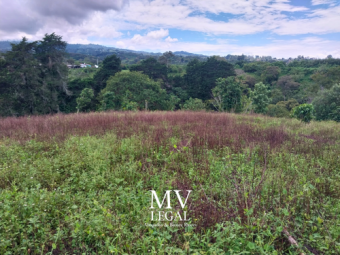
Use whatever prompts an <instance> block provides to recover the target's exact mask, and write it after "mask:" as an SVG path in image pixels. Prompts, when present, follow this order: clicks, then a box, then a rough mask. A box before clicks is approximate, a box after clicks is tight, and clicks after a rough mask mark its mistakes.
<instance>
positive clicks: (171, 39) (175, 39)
mask: <svg viewBox="0 0 340 255" xmlns="http://www.w3.org/2000/svg"><path fill="white" fill-rule="evenodd" d="M165 41H166V42H170V43H171V42H177V41H178V39H177V38H171V37H170V36H168V37H167V38H166V39H165Z"/></svg>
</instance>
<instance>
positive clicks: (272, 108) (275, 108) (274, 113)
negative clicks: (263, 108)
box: [267, 104, 289, 118]
mask: <svg viewBox="0 0 340 255" xmlns="http://www.w3.org/2000/svg"><path fill="white" fill-rule="evenodd" d="M267 114H268V115H269V116H271V117H278V118H288V117H289V111H288V110H287V109H286V107H284V106H282V105H279V104H276V105H274V104H270V105H268V111H267Z"/></svg>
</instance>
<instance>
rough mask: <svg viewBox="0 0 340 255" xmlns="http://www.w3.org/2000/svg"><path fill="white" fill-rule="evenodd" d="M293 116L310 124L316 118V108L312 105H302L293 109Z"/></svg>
mask: <svg viewBox="0 0 340 255" xmlns="http://www.w3.org/2000/svg"><path fill="white" fill-rule="evenodd" d="M292 116H293V117H295V118H297V119H299V120H301V121H303V122H306V123H309V122H310V121H311V120H312V119H313V117H314V107H313V105H311V104H302V105H299V106H297V107H295V108H294V109H293V112H292Z"/></svg>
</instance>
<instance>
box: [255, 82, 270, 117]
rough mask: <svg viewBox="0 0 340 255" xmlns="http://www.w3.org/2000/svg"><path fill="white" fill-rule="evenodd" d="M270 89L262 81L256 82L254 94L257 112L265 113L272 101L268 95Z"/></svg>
mask: <svg viewBox="0 0 340 255" xmlns="http://www.w3.org/2000/svg"><path fill="white" fill-rule="evenodd" d="M268 94H269V93H268V89H267V87H266V85H264V84H263V83H262V82H259V83H256V84H255V89H254V92H253V95H252V98H253V105H254V111H255V112H256V113H265V112H266V111H267V106H268V104H269V102H270V99H269V97H268Z"/></svg>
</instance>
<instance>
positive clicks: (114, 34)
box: [0, 0, 340, 56]
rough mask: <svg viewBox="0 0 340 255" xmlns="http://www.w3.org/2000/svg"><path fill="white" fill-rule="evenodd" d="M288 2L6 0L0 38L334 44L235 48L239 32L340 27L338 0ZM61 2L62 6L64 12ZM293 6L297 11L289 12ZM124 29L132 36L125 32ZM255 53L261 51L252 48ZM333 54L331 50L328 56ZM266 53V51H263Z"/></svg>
mask: <svg viewBox="0 0 340 255" xmlns="http://www.w3.org/2000/svg"><path fill="white" fill-rule="evenodd" d="M291 2H292V0H247V1H246V0H228V1H226V0H213V1H207V0H152V1H150V0H59V1H54V2H51V1H46V0H44V1H43V0H12V1H10V2H8V3H5V1H0V10H1V11H2V12H3V10H5V11H6V13H8V15H5V16H4V15H2V16H0V38H1V40H11V39H20V37H22V36H26V37H28V38H29V39H31V40H38V39H41V38H42V37H43V35H44V34H45V33H52V32H55V33H56V34H58V35H62V36H63V39H64V40H66V41H68V42H69V43H84V44H86V43H98V44H103V45H114V46H116V47H120V48H129V49H139V50H152V51H166V50H176V49H177V50H186V51H190V52H192V51H195V52H197V53H200V52H206V53H209V52H213V53H212V54H219V55H223V54H224V53H226V54H228V53H232V52H233V53H236V52H239V53H246V52H253V50H258V51H261V52H265V51H268V52H273V53H274V54H277V55H279V54H281V51H280V48H281V49H286V50H287V51H288V50H289V51H290V52H291V54H290V56H295V55H294V54H295V52H297V51H296V50H295V49H294V47H293V44H292V43H293V42H296V43H305V44H306V45H307V46H306V51H307V50H308V51H311V49H314V50H315V52H316V54H321V55H322V54H324V52H323V51H322V50H321V48H315V47H316V45H323V46H327V47H330V48H329V49H332V47H333V46H332V43H337V42H334V41H333V42H331V41H330V42H327V43H326V42H325V41H319V40H316V41H314V42H312V41H310V40H305V39H304V40H298V41H287V45H288V46H289V47H290V48H287V47H288V46H287V47H286V44H285V43H283V42H272V43H269V44H267V45H266V46H263V47H260V46H258V47H250V46H249V47H246V46H243V47H241V46H237V45H236V44H234V43H233V41H232V40H233V39H234V40H235V39H238V37H237V36H238V35H251V34H256V33H261V32H272V33H274V34H278V35H303V34H305V35H314V36H316V35H318V34H325V33H340V26H339V25H338V24H340V18H339V17H340V6H339V4H336V3H338V0H337V1H332V0H312V4H313V5H320V4H328V6H322V9H321V8H320V9H319V8H318V9H308V8H307V7H304V6H294V5H292V4H291ZM38 3H42V4H41V5H40V6H38V7H39V8H38V7H37V8H33V7H34V6H35V5H36V4H38ZM127 3H128V4H127ZM65 8H66V9H67V10H65V11H64V9H65ZM293 13H295V14H298V15H291V14H293ZM211 17H213V18H211ZM214 17H218V19H216V18H214ZM223 17H226V18H223ZM169 29H179V30H182V31H196V32H201V33H204V34H206V35H207V34H208V35H210V36H211V37H210V38H211V39H215V42H217V43H216V44H209V43H200V42H197V43H185V42H181V41H179V40H178V39H177V38H172V37H171V36H170V35H169ZM141 30H146V31H149V32H147V33H145V34H143V33H141V32H139V31H141ZM126 31H129V32H126ZM130 33H131V35H134V36H130ZM219 35H230V36H229V38H227V39H226V38H223V39H221V38H218V36H219ZM126 36H127V37H129V38H126ZM314 38H315V37H314ZM313 43H314V44H313ZM278 45H279V46H278ZM200 47H201V48H200ZM296 49H299V50H301V51H304V47H300V45H296ZM226 50H228V52H226ZM229 50H230V52H229ZM326 50H327V49H325V51H326ZM231 51H232V52H231ZM290 52H288V53H290ZM311 53H312V51H311ZM254 54H260V53H257V52H254ZM282 54H284V53H282ZM330 54H332V53H330ZM336 54H337V52H335V54H334V53H333V54H332V55H334V56H335V55H336ZM264 55H270V54H269V53H268V54H265V53H264ZM309 55H313V54H309Z"/></svg>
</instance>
